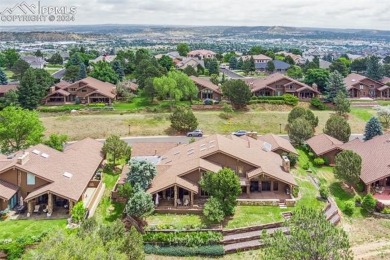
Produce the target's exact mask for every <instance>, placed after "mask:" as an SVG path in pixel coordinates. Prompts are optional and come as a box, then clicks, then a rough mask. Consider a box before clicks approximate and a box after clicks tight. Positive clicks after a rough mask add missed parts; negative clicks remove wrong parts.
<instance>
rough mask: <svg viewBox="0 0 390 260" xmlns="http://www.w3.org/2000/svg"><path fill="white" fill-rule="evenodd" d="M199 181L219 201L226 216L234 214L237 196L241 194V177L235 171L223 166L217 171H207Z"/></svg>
mask: <svg viewBox="0 0 390 260" xmlns="http://www.w3.org/2000/svg"><path fill="white" fill-rule="evenodd" d="M199 183H200V185H201V187H202V189H203V190H204V191H206V192H207V193H208V194H209V195H210V196H211V197H213V198H215V199H216V200H218V201H219V203H220V204H221V209H222V211H223V212H224V215H225V216H231V215H233V214H234V208H235V206H236V205H237V197H238V195H240V194H241V184H240V179H239V178H238V176H237V174H236V173H235V172H234V171H232V170H231V169H229V168H223V169H222V170H220V171H219V172H217V173H213V172H207V173H206V174H204V175H203V177H202V179H201V180H200V182H199Z"/></svg>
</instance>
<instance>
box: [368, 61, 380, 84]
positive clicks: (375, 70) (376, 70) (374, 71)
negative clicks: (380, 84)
mask: <svg viewBox="0 0 390 260" xmlns="http://www.w3.org/2000/svg"><path fill="white" fill-rule="evenodd" d="M382 76H383V71H382V66H381V65H380V64H379V58H378V57H377V56H371V57H369V58H368V59H367V77H369V78H371V79H373V80H381V79H382Z"/></svg>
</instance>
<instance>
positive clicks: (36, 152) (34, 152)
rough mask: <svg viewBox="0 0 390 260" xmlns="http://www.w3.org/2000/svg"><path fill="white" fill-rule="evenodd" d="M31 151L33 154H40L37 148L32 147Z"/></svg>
mask: <svg viewBox="0 0 390 260" xmlns="http://www.w3.org/2000/svg"><path fill="white" fill-rule="evenodd" d="M32 153H33V154H36V155H40V154H41V151H38V150H37V149H34V150H32Z"/></svg>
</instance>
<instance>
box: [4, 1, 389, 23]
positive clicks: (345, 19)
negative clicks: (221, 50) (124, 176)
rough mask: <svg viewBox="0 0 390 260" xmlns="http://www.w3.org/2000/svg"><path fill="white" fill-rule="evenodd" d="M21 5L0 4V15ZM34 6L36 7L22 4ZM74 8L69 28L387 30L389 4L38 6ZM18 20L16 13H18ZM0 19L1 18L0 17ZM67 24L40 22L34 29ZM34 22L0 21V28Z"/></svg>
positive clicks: (65, 3)
mask: <svg viewBox="0 0 390 260" xmlns="http://www.w3.org/2000/svg"><path fill="white" fill-rule="evenodd" d="M21 2H23V1H17V0H1V1H0V12H3V10H4V9H5V8H12V7H13V6H15V5H16V4H19V3H21ZM25 2H26V3H27V4H28V5H30V4H35V5H37V3H38V1H35V0H33V1H31V0H25ZM40 5H41V6H57V7H59V6H68V7H70V6H74V7H76V12H77V13H76V14H75V21H73V22H70V23H72V24H157V25H231V26H291V27H322V28H354V29H378V30H390V19H389V14H390V0H65V1H64V0H58V1H52V0H41V1H40ZM18 14H20V12H19V13H18ZM0 18H1V16H0ZM53 23H57V24H66V23H63V22H49V21H45V22H40V23H39V24H47V25H50V24H53ZM31 24H35V23H33V22H23V23H22V22H19V21H11V22H4V21H2V20H0V26H1V25H31Z"/></svg>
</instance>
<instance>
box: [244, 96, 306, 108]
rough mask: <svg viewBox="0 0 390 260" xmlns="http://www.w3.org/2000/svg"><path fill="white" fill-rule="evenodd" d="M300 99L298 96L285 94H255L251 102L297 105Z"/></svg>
mask: <svg viewBox="0 0 390 260" xmlns="http://www.w3.org/2000/svg"><path fill="white" fill-rule="evenodd" d="M298 101H299V99H298V98H297V97H296V96H293V95H290V94H285V95H283V96H269V97H268V96H259V97H256V96H253V97H252V98H251V100H250V101H249V104H261V103H266V104H275V105H290V106H296V105H297V104H298Z"/></svg>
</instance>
